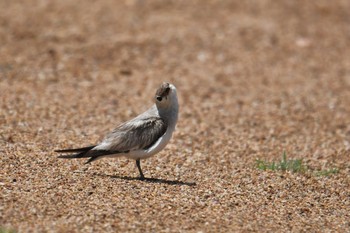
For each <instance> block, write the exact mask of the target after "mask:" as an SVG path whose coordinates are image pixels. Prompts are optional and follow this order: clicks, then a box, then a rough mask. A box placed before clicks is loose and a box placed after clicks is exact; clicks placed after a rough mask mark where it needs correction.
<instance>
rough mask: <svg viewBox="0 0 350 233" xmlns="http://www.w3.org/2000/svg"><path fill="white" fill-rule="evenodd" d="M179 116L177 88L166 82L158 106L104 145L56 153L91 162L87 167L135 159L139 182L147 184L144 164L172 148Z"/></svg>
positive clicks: (158, 94) (125, 125) (159, 91)
mask: <svg viewBox="0 0 350 233" xmlns="http://www.w3.org/2000/svg"><path fill="white" fill-rule="evenodd" d="M178 113H179V103H178V98H177V91H176V87H175V86H174V85H173V84H171V83H168V82H164V83H162V84H161V85H160V87H159V88H158V89H157V91H156V94H155V96H154V104H153V105H152V106H151V107H150V108H149V109H148V110H147V111H145V112H144V113H142V114H140V115H138V116H137V117H135V118H133V119H131V120H129V121H126V122H124V123H122V124H120V125H119V126H117V127H116V128H115V129H114V130H112V131H111V132H110V133H109V134H107V135H106V136H105V137H104V139H103V140H102V141H101V142H100V143H98V144H96V145H93V146H87V147H82V148H73V149H62V150H55V152H57V153H64V154H63V155H60V156H58V158H62V159H80V158H88V160H87V162H86V164H89V163H91V162H94V161H96V160H99V159H102V158H116V157H122V156H124V157H127V158H131V159H134V160H135V161H136V166H137V168H138V171H139V173H140V176H139V179H140V180H144V179H145V176H144V174H143V172H142V169H141V160H142V159H147V158H149V157H151V156H153V155H155V154H157V153H158V152H160V151H161V150H163V149H164V147H165V146H166V145H167V144H168V142H169V141H170V139H171V137H172V135H173V132H174V130H175V126H176V123H177V120H178ZM72 153H73V154H72Z"/></svg>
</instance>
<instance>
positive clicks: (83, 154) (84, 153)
mask: <svg viewBox="0 0 350 233" xmlns="http://www.w3.org/2000/svg"><path fill="white" fill-rule="evenodd" d="M94 147H95V146H88V147H83V148H75V149H64V150H55V152H57V153H74V154H69V155H60V156H58V158H60V159H80V158H89V157H91V154H90V153H88V152H89V151H90V150H91V149H93V148H94Z"/></svg>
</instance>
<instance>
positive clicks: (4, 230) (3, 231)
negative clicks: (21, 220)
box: [0, 226, 16, 233]
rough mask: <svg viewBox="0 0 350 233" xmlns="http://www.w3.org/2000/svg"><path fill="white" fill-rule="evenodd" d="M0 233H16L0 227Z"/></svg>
mask: <svg viewBox="0 0 350 233" xmlns="http://www.w3.org/2000/svg"><path fill="white" fill-rule="evenodd" d="M0 233H16V231H15V230H13V229H9V228H5V227H2V226H0Z"/></svg>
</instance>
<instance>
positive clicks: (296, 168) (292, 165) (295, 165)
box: [256, 152, 306, 173]
mask: <svg viewBox="0 0 350 233" xmlns="http://www.w3.org/2000/svg"><path fill="white" fill-rule="evenodd" d="M256 164H257V168H258V169H260V170H264V171H265V170H272V171H291V172H300V173H302V172H305V171H306V167H305V166H304V165H303V161H302V160H301V159H287V155H286V152H283V155H282V160H281V161H279V162H274V161H273V162H267V161H264V160H260V159H257V160H256Z"/></svg>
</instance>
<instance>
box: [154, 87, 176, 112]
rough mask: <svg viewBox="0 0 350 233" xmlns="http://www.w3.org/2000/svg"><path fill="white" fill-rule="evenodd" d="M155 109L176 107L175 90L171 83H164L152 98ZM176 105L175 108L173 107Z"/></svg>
mask: <svg viewBox="0 0 350 233" xmlns="http://www.w3.org/2000/svg"><path fill="white" fill-rule="evenodd" d="M154 101H155V103H156V105H157V108H158V109H159V108H162V109H164V108H172V107H177V104H178V103H177V94H176V88H175V86H174V85H173V84H171V83H166V82H164V83H163V84H162V85H161V86H160V87H159V88H158V90H157V92H156V95H155V97H154ZM175 105H176V106H175Z"/></svg>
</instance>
